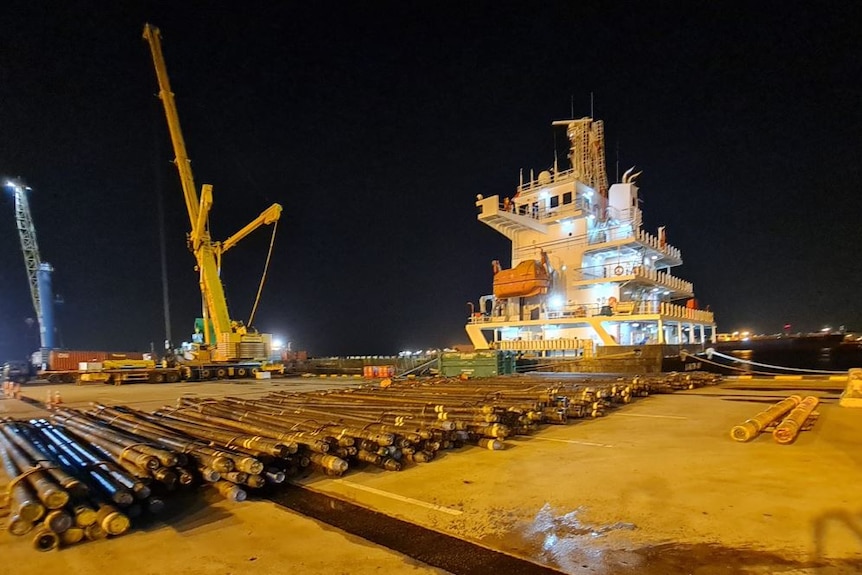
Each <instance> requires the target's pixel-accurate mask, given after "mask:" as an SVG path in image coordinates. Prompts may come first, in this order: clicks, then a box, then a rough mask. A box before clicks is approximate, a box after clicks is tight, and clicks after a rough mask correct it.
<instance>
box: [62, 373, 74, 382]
mask: <svg viewBox="0 0 862 575" xmlns="http://www.w3.org/2000/svg"><path fill="white" fill-rule="evenodd" d="M63 383H75V374H74V373H64V374H63Z"/></svg>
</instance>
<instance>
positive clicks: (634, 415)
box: [614, 413, 688, 419]
mask: <svg viewBox="0 0 862 575" xmlns="http://www.w3.org/2000/svg"><path fill="white" fill-rule="evenodd" d="M617 415H624V416H626V417H654V418H655V419H688V418H687V417H683V416H681V415H649V414H646V413H615V414H614V416H617Z"/></svg>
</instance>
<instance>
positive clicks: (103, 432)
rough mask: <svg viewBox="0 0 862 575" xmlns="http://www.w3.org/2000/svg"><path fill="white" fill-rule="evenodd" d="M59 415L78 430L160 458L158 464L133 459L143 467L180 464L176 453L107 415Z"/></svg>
mask: <svg viewBox="0 0 862 575" xmlns="http://www.w3.org/2000/svg"><path fill="white" fill-rule="evenodd" d="M58 416H59V419H60V421H61V422H62V423H63V424H64V425H72V427H73V428H74V429H76V430H78V429H80V430H83V431H86V432H87V433H90V434H92V435H95V436H98V437H101V438H103V439H106V440H108V441H110V442H112V443H116V444H117V445H120V446H121V447H123V448H130V449H132V450H134V451H139V452H141V453H143V454H146V455H149V456H152V457H155V458H157V459H158V463H157V464H153V463H148V464H147V465H144V464H143V462H141V461H135V460H134V459H132V461H133V462H134V463H136V464H137V465H140V466H141V467H147V468H149V469H155V468H156V467H159V466H160V465H161V466H164V467H173V466H174V465H178V464H179V460H178V458H177V454H176V453H173V452H171V451H167V450H165V449H161V448H159V447H156V446H155V445H150V443H151V442H149V441H142V439H144V438H142V437H140V436H138V435H137V434H135V433H134V432H132V434H131V435H130V434H129V433H124V430H123V428H122V426H119V425H115V422H114V421H113V420H112V419H109V418H107V417H105V418H90V417H88V416H87V415H85V414H83V413H76V412H71V411H69V410H62V411H60V412H58V413H57V414H56V415H55V419H56V418H58Z"/></svg>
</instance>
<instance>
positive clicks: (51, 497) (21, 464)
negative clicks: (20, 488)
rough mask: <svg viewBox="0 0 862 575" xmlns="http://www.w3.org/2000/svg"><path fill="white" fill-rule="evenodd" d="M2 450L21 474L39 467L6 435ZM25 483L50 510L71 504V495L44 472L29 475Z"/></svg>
mask: <svg viewBox="0 0 862 575" xmlns="http://www.w3.org/2000/svg"><path fill="white" fill-rule="evenodd" d="M0 449H3V450H5V451H6V454H7V456H8V457H9V459H11V460H12V462H13V463H14V464H15V466H16V467H17V468H18V471H19V473H24V472H26V471H28V470H30V469H33V468H34V467H37V466H39V464H38V463H37V462H36V461H31V460H30V459H29V458H28V457H27V456H26V455H25V454H24V452H22V451H21V450H20V449H18V447H17V446H16V445H15V444H13V443H12V442H10V441H9V439H8V438H7V437H6V435H5V434H2V433H0ZM17 475H18V474H17V473H16V474H14V475H12V476H11V477H15V476H17ZM24 481H27V482H28V483H29V484H30V487H32V488H33V491H34V492H35V493H36V497H38V498H39V501H41V502H42V504H43V505H44V506H45V507H47V508H48V509H60V508H61V507H63V506H64V505H66V503H68V502H69V494H68V493H66V491H65V490H64V489H63V488H62V487H60V486H59V485H57V484H56V483H54V481H53V480H52V479H51V476H50V475H49V474H48V473H46V472H45V470H44V469H43V470H42V471H35V472H33V473H31V474H29V475H28V476H27V477H26V479H25V480H24Z"/></svg>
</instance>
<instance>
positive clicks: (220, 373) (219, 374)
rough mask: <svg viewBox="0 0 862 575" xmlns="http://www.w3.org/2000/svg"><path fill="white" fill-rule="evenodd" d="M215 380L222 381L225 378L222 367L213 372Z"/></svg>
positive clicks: (225, 371)
mask: <svg viewBox="0 0 862 575" xmlns="http://www.w3.org/2000/svg"><path fill="white" fill-rule="evenodd" d="M215 375H216V379H224V378H226V377H227V370H226V369H225V368H223V367H220V368H218V369H217V370H216V372H215Z"/></svg>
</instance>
